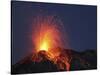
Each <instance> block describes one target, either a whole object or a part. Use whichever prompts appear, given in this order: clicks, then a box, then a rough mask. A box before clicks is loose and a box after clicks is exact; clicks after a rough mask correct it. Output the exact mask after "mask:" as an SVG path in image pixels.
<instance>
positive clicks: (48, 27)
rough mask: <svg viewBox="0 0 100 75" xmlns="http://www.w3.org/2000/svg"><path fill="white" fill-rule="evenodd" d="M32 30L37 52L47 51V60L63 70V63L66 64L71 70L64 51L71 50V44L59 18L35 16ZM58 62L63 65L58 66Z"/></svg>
mask: <svg viewBox="0 0 100 75" xmlns="http://www.w3.org/2000/svg"><path fill="white" fill-rule="evenodd" d="M32 30H33V31H32V41H33V45H34V47H35V49H34V50H36V51H35V52H36V53H39V52H41V51H45V52H46V56H47V58H48V59H49V60H52V61H53V62H54V63H55V64H57V65H58V66H59V68H60V69H61V68H63V67H62V66H63V63H65V64H66V65H67V68H66V69H67V70H69V67H68V66H69V63H68V58H67V56H66V54H64V52H63V51H62V49H63V48H65V47H66V48H69V44H68V38H67V33H66V31H65V29H64V25H63V23H62V22H61V20H60V19H59V18H58V17H57V16H52V15H49V16H48V15H38V16H35V17H34V20H33V29H32ZM59 48H61V49H59ZM45 52H44V53H45ZM42 53H43V52H42ZM62 53H63V54H62ZM61 55H63V56H61ZM36 58H39V57H37V56H35V58H33V59H34V60H35V59H36ZM58 61H60V62H61V64H58Z"/></svg>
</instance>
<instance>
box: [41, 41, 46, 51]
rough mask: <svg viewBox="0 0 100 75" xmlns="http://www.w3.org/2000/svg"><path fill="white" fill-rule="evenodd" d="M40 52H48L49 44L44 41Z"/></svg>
mask: <svg viewBox="0 0 100 75" xmlns="http://www.w3.org/2000/svg"><path fill="white" fill-rule="evenodd" d="M40 50H45V51H48V43H47V41H43V43H42V44H41V45H40Z"/></svg>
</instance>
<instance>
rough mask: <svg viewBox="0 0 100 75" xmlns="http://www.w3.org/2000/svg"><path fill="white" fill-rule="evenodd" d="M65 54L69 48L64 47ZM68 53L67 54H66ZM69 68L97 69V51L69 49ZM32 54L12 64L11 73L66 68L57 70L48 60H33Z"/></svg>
mask: <svg viewBox="0 0 100 75" xmlns="http://www.w3.org/2000/svg"><path fill="white" fill-rule="evenodd" d="M64 50H65V51H66V54H67V52H68V51H69V50H67V49H64ZM67 55H68V54H67ZM70 56H71V61H70V70H69V71H76V70H91V69H97V51H96V50H86V51H84V52H76V51H74V50H70ZM31 58H32V54H30V55H29V56H27V57H25V58H24V59H23V60H21V61H19V62H18V63H16V64H14V65H12V69H11V73H12V74H27V73H43V72H59V71H66V70H64V69H63V70H59V69H58V67H57V66H56V65H55V64H54V63H53V62H52V61H50V60H48V59H46V60H42V61H41V62H33V61H32V59H31Z"/></svg>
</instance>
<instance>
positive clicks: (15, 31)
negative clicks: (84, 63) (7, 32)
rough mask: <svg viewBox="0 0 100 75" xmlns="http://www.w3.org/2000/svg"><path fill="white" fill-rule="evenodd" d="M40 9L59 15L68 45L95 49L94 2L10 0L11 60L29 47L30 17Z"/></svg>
mask: <svg viewBox="0 0 100 75" xmlns="http://www.w3.org/2000/svg"><path fill="white" fill-rule="evenodd" d="M41 10H42V11H44V13H45V12H46V13H48V15H49V14H56V15H58V16H59V17H60V19H61V21H62V22H63V25H64V27H65V30H66V31H67V35H68V38H69V45H70V47H71V49H73V50H76V51H84V50H86V49H97V7H96V6H86V5H71V4H60V5H59V4H49V3H48V4H45V3H44V4H43V3H36V2H21V1H19V2H18V1H12V64H14V63H16V62H18V61H19V60H20V59H21V58H23V57H25V56H26V55H28V53H30V52H31V51H32V49H33V47H34V46H33V45H32V41H31V34H32V33H31V31H32V19H33V17H34V16H35V15H37V13H38V12H39V11H41Z"/></svg>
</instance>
